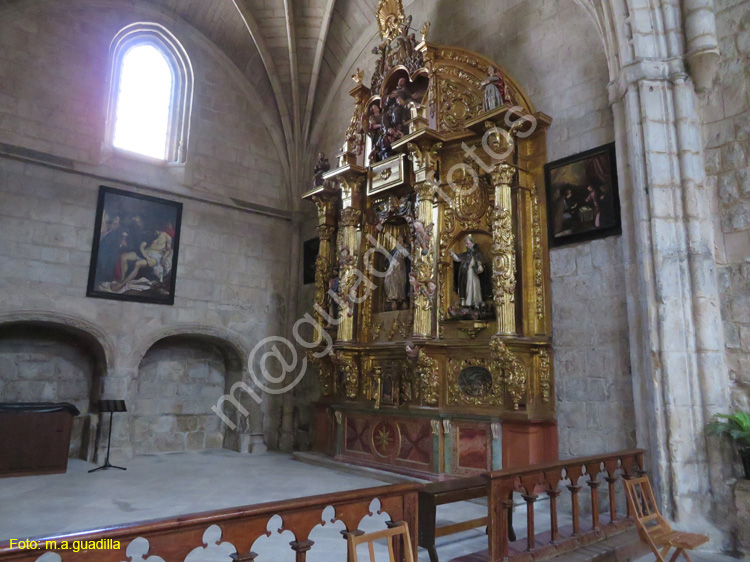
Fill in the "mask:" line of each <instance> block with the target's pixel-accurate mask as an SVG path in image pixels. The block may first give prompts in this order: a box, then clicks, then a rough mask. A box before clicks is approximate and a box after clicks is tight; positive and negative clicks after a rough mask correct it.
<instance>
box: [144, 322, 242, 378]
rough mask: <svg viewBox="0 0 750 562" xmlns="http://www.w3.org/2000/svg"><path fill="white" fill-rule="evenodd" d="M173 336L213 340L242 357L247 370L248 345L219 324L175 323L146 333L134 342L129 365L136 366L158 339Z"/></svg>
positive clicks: (234, 333)
mask: <svg viewBox="0 0 750 562" xmlns="http://www.w3.org/2000/svg"><path fill="white" fill-rule="evenodd" d="M173 336H199V337H204V338H207V339H210V340H212V341H215V342H216V343H217V344H219V345H220V346H223V347H224V348H225V349H227V350H228V351H230V352H231V353H234V354H236V355H237V356H238V357H242V358H243V360H242V362H243V365H244V366H243V371H246V370H247V365H245V363H247V357H249V356H250V347H249V346H248V345H247V344H246V342H245V341H244V340H243V339H242V337H241V336H240V335H239V334H238V333H237V332H234V331H233V330H230V329H228V328H223V327H219V326H207V325H203V324H175V325H172V326H165V327H163V328H160V329H158V330H155V331H153V332H151V333H149V334H147V335H146V336H145V337H144V338H143V339H142V340H141V342H140V343H138V344H136V346H135V349H134V350H133V353H132V354H131V366H132V367H135V368H137V367H138V365H140V363H141V361H142V360H143V357H144V356H145V355H146V352H147V351H148V350H149V349H150V348H151V347H153V345H154V344H155V343H156V342H158V341H159V340H163V339H165V338H169V337H173Z"/></svg>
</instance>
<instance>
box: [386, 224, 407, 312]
mask: <svg viewBox="0 0 750 562" xmlns="http://www.w3.org/2000/svg"><path fill="white" fill-rule="evenodd" d="M389 253H390V256H391V257H390V260H389V266H388V271H387V272H386V276H385V282H384V287H385V302H386V309H387V310H403V309H406V308H409V295H408V287H409V282H408V279H409V269H410V261H409V252H408V249H407V247H406V241H405V240H404V237H403V236H402V235H399V236H398V238H397V239H396V244H395V245H394V247H393V248H392V249H391V251H390V252H389Z"/></svg>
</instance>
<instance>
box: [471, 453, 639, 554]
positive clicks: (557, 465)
mask: <svg viewBox="0 0 750 562" xmlns="http://www.w3.org/2000/svg"><path fill="white" fill-rule="evenodd" d="M643 454H644V451H643V450H642V449H634V450H630V451H622V452H619V453H611V454H606V455H596V456H591V457H581V458H575V459H569V460H565V461H556V462H552V463H547V464H539V465H533V466H527V467H521V468H517V469H507V470H500V471H497V472H492V473H490V474H488V475H487V476H486V477H487V479H488V480H489V491H488V492H489V517H490V532H489V534H490V538H489V562H503V561H505V560H515V559H524V560H530V559H532V558H533V559H543V558H548V557H551V556H553V555H554V554H556V553H558V552H564V551H568V550H571V549H574V548H576V547H577V546H579V545H583V544H587V543H589V542H592V541H594V540H597V538H600V537H603V536H604V535H605V534H606V533H607V531H609V530H611V529H616V528H621V527H622V526H623V524H628V523H630V520H629V517H630V516H631V513H630V509H629V508H628V511H627V515H628V518H622V519H619V520H618V517H619V516H618V510H617V500H616V497H617V488H616V484H617V481H618V480H619V479H620V478H632V477H636V476H640V475H641V474H644V471H643ZM602 473H603V479H602V480H599V479H598V478H597V477H598V476H599V475H600V474H602ZM582 477H583V478H582ZM581 480H583V483H585V485H586V486H587V487H588V488H589V490H590V501H591V509H590V519H591V525H590V526H589V525H587V524H586V525H583V524H582V522H581V518H582V517H581V509H580V503H579V501H580V498H579V492H580V491H581V489H582V486H581V483H582V482H581ZM566 481H567V482H566ZM603 482H606V483H607V488H608V504H609V505H608V510H607V512H608V513H607V515H606V521H605V523H604V524H602V521H601V520H600V509H599V486H600V484H602V483H603ZM561 484H563V486H562V487H561ZM565 489H567V490H568V493H569V494H570V505H571V513H570V516H571V525H570V528H569V529H567V532H566V533H562V532H561V528H560V525H559V517H558V515H559V513H558V498H559V496H560V494H562V493H563V492H564V490H565ZM514 492H516V493H520V494H521V495H522V498H523V500H524V501H525V502H526V508H527V512H526V527H527V535H526V540H525V545H521V546H520V547H519V546H517V544H518V543H515V544H514V545H513V546H514V548H513V549H511V548H510V543H509V540H508V513H509V510H510V508H511V507H512V505H513V503H512V502H513V500H512V497H513V493H514ZM542 494H543V495H546V496H547V497H548V498H549V515H550V530H549V532H548V533H545V535H544V541H542V540H539V538H538V537H537V535H536V533H535V510H534V504H535V503H536V501H537V500H538V499H539V498H540V496H541V495H542ZM518 542H521V541H518ZM519 548H520V551H519V550H518V549H519Z"/></svg>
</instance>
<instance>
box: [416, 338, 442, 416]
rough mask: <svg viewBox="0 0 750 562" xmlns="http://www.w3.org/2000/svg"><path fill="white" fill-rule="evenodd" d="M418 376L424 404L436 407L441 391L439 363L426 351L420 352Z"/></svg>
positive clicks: (421, 350)
mask: <svg viewBox="0 0 750 562" xmlns="http://www.w3.org/2000/svg"><path fill="white" fill-rule="evenodd" d="M416 374H417V380H418V381H419V389H420V392H421V393H422V403H423V404H428V405H430V406H434V405H436V404H437V403H438V399H439V389H440V375H439V372H438V362H437V359H435V358H434V357H430V356H429V355H428V354H427V352H426V351H425V350H424V349H420V350H419V356H418V358H417V368H416Z"/></svg>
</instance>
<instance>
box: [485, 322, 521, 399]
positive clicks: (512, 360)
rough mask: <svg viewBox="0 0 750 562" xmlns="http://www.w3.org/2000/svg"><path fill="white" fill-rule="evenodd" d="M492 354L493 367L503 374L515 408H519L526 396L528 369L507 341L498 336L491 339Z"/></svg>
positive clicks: (497, 372) (495, 371)
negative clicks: (509, 347)
mask: <svg viewBox="0 0 750 562" xmlns="http://www.w3.org/2000/svg"><path fill="white" fill-rule="evenodd" d="M490 353H491V356H492V361H491V368H492V371H493V372H494V373H496V374H502V377H503V380H504V381H505V387H506V389H507V391H508V394H509V395H510V398H511V400H512V401H513V409H514V410H518V409H519V407H520V405H521V404H522V403H524V399H525V397H526V369H525V368H524V366H523V365H522V364H521V361H520V360H519V359H518V357H516V356H515V355H514V354H513V352H512V351H511V350H510V349H508V346H507V345H505V342H503V340H501V339H500V338H498V337H493V338H492V339H491V340H490Z"/></svg>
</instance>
